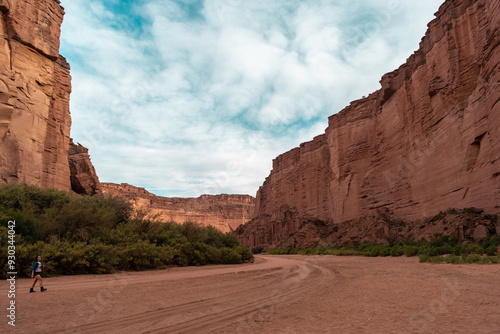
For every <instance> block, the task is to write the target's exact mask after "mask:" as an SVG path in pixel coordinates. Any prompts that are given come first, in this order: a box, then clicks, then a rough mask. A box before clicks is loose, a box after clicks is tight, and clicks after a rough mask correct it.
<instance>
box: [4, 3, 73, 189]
mask: <svg viewBox="0 0 500 334" xmlns="http://www.w3.org/2000/svg"><path fill="white" fill-rule="evenodd" d="M63 15H64V10H63V8H62V7H61V6H60V5H59V2H58V1H55V0H43V1H40V0H23V1H21V0H0V36H1V38H0V184H5V183H19V184H33V185H37V186H40V187H53V188H58V189H63V190H68V191H69V190H70V189H71V183H70V170H69V165H68V148H69V142H70V126H71V117H70V112H69V94H70V92H71V77H70V75H69V65H68V63H67V62H66V60H65V59H64V58H63V57H62V56H60V55H59V36H60V27H61V23H62V19H63Z"/></svg>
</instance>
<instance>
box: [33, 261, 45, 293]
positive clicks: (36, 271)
mask: <svg viewBox="0 0 500 334" xmlns="http://www.w3.org/2000/svg"><path fill="white" fill-rule="evenodd" d="M42 271H43V264H42V257H41V256H40V255H38V257H37V258H36V260H35V262H33V269H32V270H31V278H33V277H34V278H35V280H34V281H33V284H32V285H31V289H30V292H35V290H33V289H34V288H35V284H36V282H37V281H40V291H41V292H44V291H45V290H47V289H45V288H44V287H43V285H42Z"/></svg>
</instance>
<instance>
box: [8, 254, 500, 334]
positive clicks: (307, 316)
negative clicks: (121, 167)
mask: <svg viewBox="0 0 500 334" xmlns="http://www.w3.org/2000/svg"><path fill="white" fill-rule="evenodd" d="M16 284H17V287H16V288H17V293H16V327H15V328H12V327H11V326H8V325H7V320H6V318H5V315H4V316H3V319H4V320H3V321H2V322H3V323H2V324H1V326H0V332H2V333H5V332H9V333H10V332H12V333H28V332H34V333H124V332H126V333H494V332H498V329H499V328H500V313H499V310H500V265H450V264H421V263H418V258H416V257H414V258H406V257H401V258H364V257H336V256H258V257H257V258H256V261H255V263H252V264H244V265H232V266H207V267H190V268H172V269H166V270H157V271H148V272H126V273H121V274H114V275H84V276H60V277H53V278H47V279H44V286H45V287H47V288H48V291H46V292H44V293H41V292H39V289H38V287H37V290H38V291H37V292H36V293H34V294H33V293H32V294H30V293H28V290H29V287H30V284H31V279H18V280H17V282H16ZM0 288H1V291H2V294H6V292H7V291H8V286H7V284H6V281H3V282H2V283H1V284H0ZM0 306H1V309H2V310H3V312H4V314H5V312H6V306H7V301H6V298H2V304H1V305H0Z"/></svg>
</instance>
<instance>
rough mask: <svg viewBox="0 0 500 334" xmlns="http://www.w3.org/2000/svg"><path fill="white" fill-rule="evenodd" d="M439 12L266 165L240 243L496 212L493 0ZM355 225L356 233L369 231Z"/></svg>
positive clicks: (499, 132)
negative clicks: (306, 138) (395, 57)
mask: <svg viewBox="0 0 500 334" xmlns="http://www.w3.org/2000/svg"><path fill="white" fill-rule="evenodd" d="M436 16H437V17H436V19H434V20H433V21H432V22H431V23H430V24H429V29H428V31H427V33H426V35H425V37H424V38H423V39H422V42H421V43H420V48H419V50H418V51H416V52H415V53H414V54H413V55H412V56H411V57H410V58H409V59H408V60H407V62H406V63H405V64H404V65H402V66H401V67H400V68H399V69H397V70H396V71H394V72H392V73H389V74H386V75H384V76H383V77H382V80H381V86H382V88H381V89H380V90H379V91H377V92H375V93H373V94H371V95H370V96H368V97H367V98H365V99H362V100H358V101H354V102H352V103H351V105H349V106H348V107H347V108H345V109H344V110H342V111H341V112H339V113H338V114H336V115H333V116H331V117H330V118H329V125H328V128H327V129H326V130H325V133H324V134H322V135H320V136H318V137H316V138H314V140H313V141H311V142H307V143H303V144H301V145H300V147H298V148H295V149H293V150H291V151H289V152H287V153H285V154H282V155H280V156H279V157H277V158H276V159H275V160H274V162H273V169H272V171H271V173H270V175H269V177H268V178H267V179H266V180H265V182H264V184H263V185H262V186H261V187H260V189H259V191H258V193H257V198H256V212H255V216H256V217H257V218H256V219H254V221H253V222H251V223H249V224H247V225H245V226H243V227H241V228H240V229H238V231H237V233H238V236H239V238H240V240H241V241H242V242H243V243H244V244H246V245H247V246H254V245H259V244H262V245H275V244H277V243H280V242H281V241H282V240H285V239H286V238H289V237H291V236H293V235H294V234H295V233H296V232H298V231H299V230H300V229H302V228H303V226H304V224H308V223H307V222H309V221H321V222H324V224H327V225H329V226H332V228H333V229H334V227H335V225H339V224H340V223H341V222H346V221H361V220H360V219H361V217H364V216H370V215H374V216H376V212H377V211H378V210H381V209H384V210H388V211H389V212H391V214H394V215H395V216H397V217H399V218H400V219H403V220H405V221H416V220H418V219H421V218H423V217H430V216H432V215H435V214H436V213H438V212H439V211H441V210H446V209H448V208H464V207H478V208H483V209H484V210H485V211H486V212H487V213H499V212H500V140H498V138H500V103H499V101H500V93H499V92H500V71H499V70H498V68H499V66H500V52H499V50H500V49H499V45H500V2H498V1H486V0H477V1H468V0H463V1H451V0H450V1H446V2H445V3H444V4H443V5H442V6H441V8H440V9H439V12H438V13H437V14H436ZM287 212H288V215H289V216H290V217H291V218H290V217H287V216H286V215H287ZM290 213H293V214H290ZM359 224H360V225H359V226H353V228H355V229H357V230H358V231H354V232H352V233H355V232H356V233H358V232H359V230H360V229H361V230H363V229H366V228H372V229H375V228H376V226H372V225H370V224H369V223H368V222H365V223H359ZM370 226H371V227H370ZM337 227H339V226H337ZM307 233H308V234H311V232H310V230H308V232H307ZM346 233H351V232H346ZM478 233H479V232H478ZM374 239H376V238H375V237H374ZM371 241H374V240H371Z"/></svg>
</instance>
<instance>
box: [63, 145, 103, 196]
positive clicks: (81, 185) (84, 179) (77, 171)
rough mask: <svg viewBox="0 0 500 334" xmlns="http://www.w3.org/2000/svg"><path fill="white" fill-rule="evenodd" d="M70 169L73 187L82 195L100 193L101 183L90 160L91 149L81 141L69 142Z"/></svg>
mask: <svg viewBox="0 0 500 334" xmlns="http://www.w3.org/2000/svg"><path fill="white" fill-rule="evenodd" d="M69 145H70V146H69V152H68V154H69V159H68V160H69V169H70V172H71V188H72V189H73V191H74V192H76V193H78V194H81V195H90V196H93V195H100V194H101V183H100V182H99V178H98V177H97V173H96V172H95V169H94V165H92V162H91V161H90V156H89V153H88V152H89V150H88V149H87V148H86V147H83V146H82V145H81V144H80V143H78V145H75V143H73V140H71V141H70V144H69Z"/></svg>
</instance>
